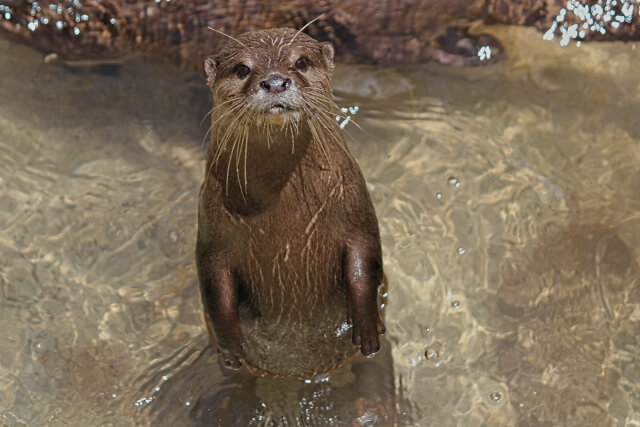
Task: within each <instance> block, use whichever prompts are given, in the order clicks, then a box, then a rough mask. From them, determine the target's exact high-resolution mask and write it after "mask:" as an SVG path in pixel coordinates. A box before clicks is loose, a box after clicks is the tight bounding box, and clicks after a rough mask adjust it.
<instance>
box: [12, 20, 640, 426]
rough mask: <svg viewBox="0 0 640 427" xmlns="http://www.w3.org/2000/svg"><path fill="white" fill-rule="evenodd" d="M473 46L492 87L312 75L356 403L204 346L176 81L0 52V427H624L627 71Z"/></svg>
mask: <svg viewBox="0 0 640 427" xmlns="http://www.w3.org/2000/svg"><path fill="white" fill-rule="evenodd" d="M489 31H491V32H492V33H494V34H495V35H496V36H497V37H498V38H499V39H500V40H501V41H502V42H503V43H504V44H505V47H506V50H507V53H508V55H509V58H508V59H507V60H506V61H504V62H502V63H500V64H499V65H497V66H494V67H490V68H479V69H478V68H476V69H453V70H452V69H450V68H445V67H440V66H435V65H433V66H424V67H420V68H413V69H407V70H390V69H375V68H371V67H354V66H349V67H346V66H342V67H339V68H338V70H337V73H336V95H337V98H338V103H339V105H341V106H355V105H357V106H359V111H358V113H357V114H356V115H355V117H354V119H355V120H356V121H357V122H358V124H359V125H360V127H361V128H362V130H359V129H358V128H357V127H355V126H353V125H352V124H348V125H347V126H346V129H345V130H346V132H348V133H349V135H351V137H350V138H349V139H348V141H349V144H350V147H351V149H352V152H353V153H354V155H355V156H356V157H357V159H358V161H359V163H360V165H361V167H362V169H363V171H364V174H365V176H366V177H367V180H368V183H369V186H370V191H371V194H372V197H373V199H374V203H375V205H376V210H377V213H378V217H379V220H380V225H381V233H382V239H383V246H384V247H383V250H384V256H385V269H386V275H387V277H388V279H389V284H390V298H389V307H388V310H387V320H386V324H387V329H388V334H387V340H388V341H387V349H390V351H391V354H392V356H393V362H392V371H393V378H392V379H389V378H384V381H382V382H381V383H380V384H378V386H376V387H380V390H379V392H380V393H379V396H378V399H382V400H378V401H375V399H374V400H371V399H369V400H366V399H364V400H363V399H362V396H361V395H360V394H358V393H360V392H361V393H363V394H366V393H367V390H366V387H365V388H362V387H359V386H357V385H356V386H355V388H354V387H352V386H354V384H355V381H356V380H355V379H354V374H353V372H351V371H350V370H349V369H346V370H343V371H341V372H338V373H336V374H333V375H331V376H330V377H328V378H324V379H322V380H321V381H318V382H314V383H312V384H303V383H299V382H279V381H273V380H263V379H259V380H252V379H247V378H239V377H237V376H229V375H227V374H225V373H224V372H222V371H221V368H220V365H219V363H218V361H217V356H216V354H215V352H214V351H212V350H211V349H210V348H208V347H207V346H208V339H207V336H206V332H205V329H204V327H203V323H202V318H201V310H200V300H199V293H198V289H197V282H196V278H195V268H194V267H195V266H194V257H193V249H194V242H195V222H196V204H197V192H198V189H199V185H200V181H201V179H202V175H203V162H204V160H203V151H202V148H201V147H202V141H203V137H204V135H205V131H206V126H207V124H206V120H205V123H204V124H203V125H200V120H201V119H202V118H203V116H204V115H205V114H206V112H207V111H208V109H209V108H210V105H209V104H210V100H209V93H208V90H207V89H206V88H205V86H204V83H203V81H202V79H201V78H200V77H199V76H195V75H185V74H181V73H179V72H178V71H176V70H175V69H173V68H171V67H162V66H159V65H149V64H144V63H139V62H132V63H127V64H124V65H122V66H109V67H106V68H101V69H71V68H66V67H64V66H61V65H52V64H45V63H43V61H42V56H41V55H40V54H37V53H35V52H33V51H31V50H29V49H26V48H24V47H20V46H17V45H13V44H10V43H8V42H4V41H0V75H2V76H3V78H2V81H1V83H0V99H2V100H3V102H2V103H0V225H1V227H0V260H2V261H0V262H1V264H0V343H1V344H0V425H9V426H20V425H27V426H45V425H47V426H58V425H105V426H106V425H114V426H124V425H154V426H162V425H167V426H169V425H230V423H232V422H233V421H235V423H236V424H237V425H276V424H278V423H279V424H282V425H320V424H327V423H333V424H335V425H352V419H356V418H358V417H360V418H359V421H360V422H361V423H363V424H366V423H369V424H377V425H390V424H392V422H393V421H392V420H394V419H395V420H396V421H395V422H396V423H400V424H408V425H434V426H455V425H459V426H475V425H491V426H498V425H500V426H516V425H518V426H527V425H531V426H535V425H563V426H590V425H592V426H605V425H615V426H633V425H636V426H637V425H640V386H639V384H640V363H639V361H638V357H639V355H640V338H639V336H640V335H639V334H638V331H640V266H639V262H640V213H639V212H640V194H639V192H640V120H638V111H640V109H639V106H640V105H639V104H640V74H639V73H637V72H636V70H638V69H640V57H639V52H640V49H636V45H635V44H631V43H629V44H624V43H614V44H583V45H582V46H581V47H577V46H575V45H570V46H568V47H564V48H563V47H560V46H559V45H558V44H557V43H556V42H547V41H543V40H542V35H541V34H539V33H536V32H535V31H533V30H529V29H523V28H502V27H498V28H490V29H489ZM376 359H379V360H381V361H382V362H381V363H382V364H383V365H384V364H385V363H386V364H387V366H386V368H388V369H387V370H386V371H385V370H384V368H383V369H381V370H380V371H374V372H381V373H382V374H380V375H388V374H389V373H390V368H391V366H389V365H390V364H391V362H390V361H389V360H388V358H387V360H386V362H385V361H384V355H381V356H377V357H376V358H374V360H376ZM369 372H370V371H369ZM365 374H366V371H365ZM365 385H366V384H365ZM354 390H355V391H354ZM358 390H360V391H358ZM363 390H364V391H363ZM354 393H355V394H354ZM376 402H377V403H376ZM380 405H381V406H383V407H384V408H383V409H380ZM376 408H378V409H376ZM381 414H382V415H381ZM376 417H378V418H376ZM376 420H377V421H376Z"/></svg>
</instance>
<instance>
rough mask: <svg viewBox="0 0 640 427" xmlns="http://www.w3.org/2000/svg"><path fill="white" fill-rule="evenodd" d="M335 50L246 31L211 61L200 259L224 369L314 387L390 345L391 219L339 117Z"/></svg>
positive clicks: (303, 38) (292, 35)
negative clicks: (385, 300)
mask: <svg viewBox="0 0 640 427" xmlns="http://www.w3.org/2000/svg"><path fill="white" fill-rule="evenodd" d="M333 61H334V48H333V46H332V45H331V44H330V43H327V42H324V43H321V42H318V41H316V40H314V39H313V38H311V37H309V36H308V35H306V34H304V33H301V32H298V31H296V30H293V29H288V28H280V29H270V30H263V31H256V32H250V33H245V34H242V35H240V36H237V37H236V38H233V39H232V40H230V41H229V42H227V44H226V45H225V46H224V48H223V49H222V50H221V51H220V52H218V53H217V54H215V55H212V56H209V57H207V58H205V60H204V71H205V76H206V78H207V84H208V86H209V87H210V89H211V92H212V95H213V104H214V107H213V109H212V112H211V123H212V127H211V141H210V144H209V148H208V152H207V160H206V166H205V177H204V181H203V183H202V186H201V189H200V196H199V206H198V234H197V244H196V263H197V270H198V278H199V283H200V291H201V297H202V304H203V309H204V315H205V322H206V325H207V328H208V331H209V333H210V336H211V340H212V343H213V344H215V345H217V346H218V349H219V351H220V353H221V354H222V358H223V361H224V364H225V365H226V366H227V367H229V368H233V369H238V368H240V367H241V366H245V367H246V368H247V369H248V370H249V371H250V372H252V373H255V374H258V375H266V376H272V377H286V378H312V377H314V376H316V375H319V374H323V373H326V372H329V371H331V370H333V369H336V368H338V367H340V366H341V365H343V364H344V363H345V362H346V361H347V360H349V359H350V358H352V357H354V356H355V355H357V353H361V354H363V355H365V356H370V355H372V354H374V353H375V352H377V351H378V350H379V348H380V335H381V334H383V333H384V324H383V321H382V317H383V313H382V311H381V309H380V307H381V301H382V299H381V298H382V297H381V294H382V293H383V292H382V285H383V271H382V253H381V245H380V234H379V230H378V223H377V219H376V216H375V212H374V209H373V205H372V203H371V199H370V197H369V194H368V192H367V188H366V185H365V180H364V178H363V176H362V173H361V171H360V169H359V167H358V165H357V164H356V162H355V160H354V159H353V157H352V156H351V154H350V153H349V150H348V148H347V146H346V144H345V141H344V137H343V136H342V134H341V131H340V129H339V126H338V123H337V122H336V120H335V117H336V115H338V113H337V108H336V106H335V104H334V101H333V92H332V83H331V74H332V70H333V67H334V63H333Z"/></svg>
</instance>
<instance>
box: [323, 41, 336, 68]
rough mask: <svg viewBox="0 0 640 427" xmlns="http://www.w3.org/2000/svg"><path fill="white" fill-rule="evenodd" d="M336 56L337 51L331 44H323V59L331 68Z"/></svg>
mask: <svg viewBox="0 0 640 427" xmlns="http://www.w3.org/2000/svg"><path fill="white" fill-rule="evenodd" d="M335 55H336V50H335V49H334V48H333V45H332V44H331V42H324V43H322V57H323V58H324V61H325V63H326V64H327V66H328V67H329V68H333V58H334V57H335Z"/></svg>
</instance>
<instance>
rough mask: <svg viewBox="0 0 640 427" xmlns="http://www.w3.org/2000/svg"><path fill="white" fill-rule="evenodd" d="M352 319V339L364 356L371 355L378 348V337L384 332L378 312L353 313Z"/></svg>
mask: <svg viewBox="0 0 640 427" xmlns="http://www.w3.org/2000/svg"><path fill="white" fill-rule="evenodd" d="M351 319H352V328H353V329H352V334H353V335H352V341H353V344H354V345H357V346H360V352H361V353H362V354H363V355H364V356H371V355H373V354H374V353H376V352H378V350H380V337H379V335H381V334H384V331H385V328H384V323H382V320H381V319H380V316H378V314H377V313H376V314H374V315H368V316H365V315H362V316H359V315H358V314H356V313H354V315H353V316H351Z"/></svg>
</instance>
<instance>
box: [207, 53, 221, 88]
mask: <svg viewBox="0 0 640 427" xmlns="http://www.w3.org/2000/svg"><path fill="white" fill-rule="evenodd" d="M217 72H218V64H217V61H216V58H215V57H214V56H207V57H206V58H204V75H205V76H206V77H207V83H208V84H209V85H212V84H213V81H214V80H215V78H216V73H217Z"/></svg>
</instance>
